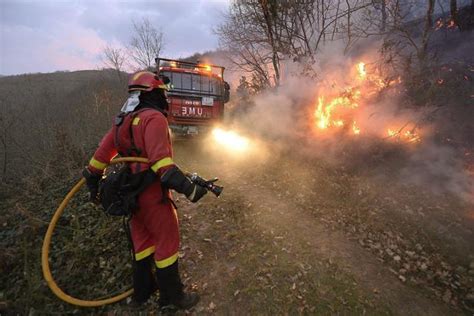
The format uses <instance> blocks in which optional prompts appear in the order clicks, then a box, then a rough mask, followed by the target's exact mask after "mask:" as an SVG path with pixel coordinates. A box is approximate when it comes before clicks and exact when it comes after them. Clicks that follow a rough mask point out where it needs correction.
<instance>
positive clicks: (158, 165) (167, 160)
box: [151, 157, 174, 172]
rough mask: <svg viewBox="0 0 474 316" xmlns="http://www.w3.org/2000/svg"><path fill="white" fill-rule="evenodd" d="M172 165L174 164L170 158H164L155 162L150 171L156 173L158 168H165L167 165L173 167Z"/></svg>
mask: <svg viewBox="0 0 474 316" xmlns="http://www.w3.org/2000/svg"><path fill="white" fill-rule="evenodd" d="M173 164H174V162H173V159H171V158H170V157H166V158H163V159H161V160H158V161H157V162H155V163H154V164H153V165H152V166H151V170H153V171H154V172H157V171H158V170H159V169H160V168H163V167H166V166H169V165H173Z"/></svg>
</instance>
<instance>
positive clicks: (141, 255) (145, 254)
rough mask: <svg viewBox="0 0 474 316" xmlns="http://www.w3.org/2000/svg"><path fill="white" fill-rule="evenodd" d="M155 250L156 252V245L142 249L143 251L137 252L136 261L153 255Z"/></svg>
mask: <svg viewBox="0 0 474 316" xmlns="http://www.w3.org/2000/svg"><path fill="white" fill-rule="evenodd" d="M154 252H155V246H151V247H149V248H146V249H145V250H142V251H140V252H137V253H136V254H135V260H136V261H139V260H142V259H144V258H146V257H148V256H149V255H151V254H152V253H154Z"/></svg>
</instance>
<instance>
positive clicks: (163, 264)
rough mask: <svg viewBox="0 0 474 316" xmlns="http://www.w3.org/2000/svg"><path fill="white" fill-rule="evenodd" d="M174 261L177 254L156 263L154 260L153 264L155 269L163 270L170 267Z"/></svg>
mask: <svg viewBox="0 0 474 316" xmlns="http://www.w3.org/2000/svg"><path fill="white" fill-rule="evenodd" d="M176 260H178V253H175V254H174V255H172V256H171V257H168V258H166V259H163V260H158V261H156V260H155V264H156V267H157V268H160V269H163V268H166V267H169V266H170V265H172V264H173V263H175V262H176Z"/></svg>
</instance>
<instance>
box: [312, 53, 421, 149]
mask: <svg viewBox="0 0 474 316" xmlns="http://www.w3.org/2000/svg"><path fill="white" fill-rule="evenodd" d="M355 69H356V79H357V80H358V85H357V86H354V87H350V88H348V89H345V90H344V91H343V92H342V93H340V94H339V95H337V96H333V97H328V96H327V95H325V94H324V93H320V95H319V96H318V100H317V105H316V108H315V110H314V113H313V116H314V121H315V127H316V131H317V133H327V132H329V131H331V130H335V131H342V132H345V133H348V134H351V135H360V134H361V133H362V129H361V128H360V127H359V124H357V122H356V120H355V119H354V118H355V117H356V116H357V110H358V108H359V107H360V104H363V103H364V101H367V100H370V99H368V98H369V97H370V96H372V95H373V94H375V93H377V92H380V91H381V90H382V89H384V88H388V87H390V86H392V85H395V84H397V83H401V78H400V77H398V78H396V79H391V80H384V79H383V78H382V77H380V76H379V75H377V73H373V72H370V73H369V72H368V71H367V68H366V64H365V63H364V62H359V63H357V64H356V65H355ZM363 93H364V95H363ZM383 130H385V131H386V132H385V135H388V138H393V139H396V140H399V141H403V142H407V143H416V142H419V141H421V136H420V135H419V134H417V133H416V132H415V129H414V128H413V129H411V130H405V129H404V128H401V129H397V128H393V127H390V128H388V127H385V128H384V129H383ZM382 134H384V133H383V132H382Z"/></svg>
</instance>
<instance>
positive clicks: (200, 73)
mask: <svg viewBox="0 0 474 316" xmlns="http://www.w3.org/2000/svg"><path fill="white" fill-rule="evenodd" d="M156 65H157V72H158V75H160V76H167V77H168V78H169V79H170V80H171V89H170V91H169V92H168V99H169V103H170V109H169V111H168V121H169V125H170V128H171V130H172V131H173V133H175V134H178V135H195V134H200V133H203V132H205V131H206V130H208V129H209V128H210V127H212V126H215V125H216V124H217V123H219V122H220V121H221V120H222V118H223V116H224V104H225V103H226V102H228V101H229V85H228V84H227V82H225V81H224V69H225V68H224V67H221V66H216V65H208V64H202V63H191V62H183V61H179V60H173V59H165V58H157V59H156Z"/></svg>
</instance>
